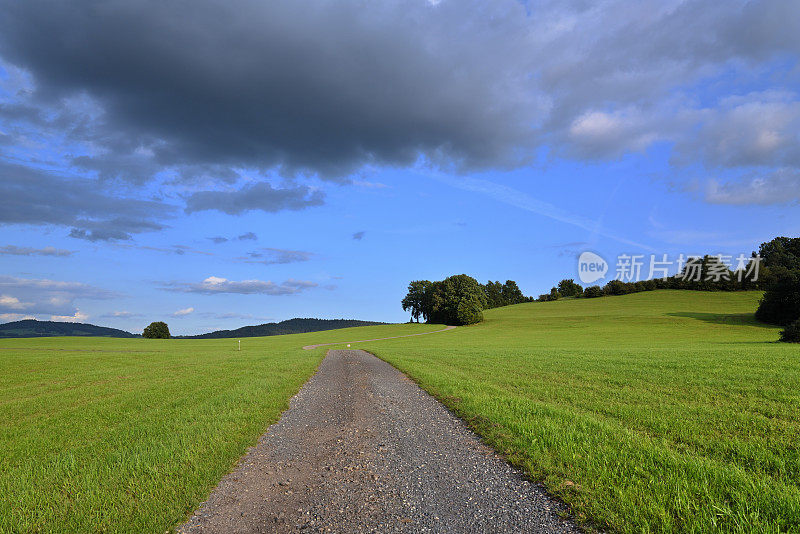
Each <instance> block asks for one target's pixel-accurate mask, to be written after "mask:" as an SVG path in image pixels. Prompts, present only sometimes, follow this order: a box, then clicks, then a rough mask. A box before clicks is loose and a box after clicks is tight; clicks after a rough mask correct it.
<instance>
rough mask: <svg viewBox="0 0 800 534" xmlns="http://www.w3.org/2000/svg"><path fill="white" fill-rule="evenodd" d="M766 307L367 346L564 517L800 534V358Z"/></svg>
mask: <svg viewBox="0 0 800 534" xmlns="http://www.w3.org/2000/svg"><path fill="white" fill-rule="evenodd" d="M759 298H760V293H758V292H739V293H704V292H694V291H668V290H663V291H655V292H646V293H637V294H632V295H624V296H616V297H604V298H597V299H578V300H561V301H556V302H543V303H538V302H537V303H528V304H519V305H514V306H508V307H504V308H498V309H493V310H488V311H486V312H485V317H486V320H485V322H484V323H482V324H479V325H474V326H469V327H462V328H459V329H457V330H453V331H450V332H445V333H442V334H436V335H431V336H421V337H418V338H408V339H402V340H388V341H381V342H373V343H366V344H364V346H363V347H362V348H365V349H367V350H369V351H370V352H373V353H374V354H376V355H378V356H379V357H381V358H383V359H385V360H386V361H388V362H390V363H391V364H393V365H394V366H396V367H397V368H399V369H400V370H402V371H403V372H405V373H406V374H407V375H409V376H410V377H411V378H412V379H414V380H415V381H416V382H417V383H419V384H420V385H421V386H422V387H423V388H424V389H426V390H427V391H428V392H430V393H431V394H433V395H434V396H436V397H437V398H439V399H440V400H441V401H442V402H444V403H445V404H446V405H447V406H448V407H449V408H451V409H452V410H453V411H454V412H455V413H457V414H458V415H459V416H461V417H462V418H463V419H464V420H466V421H467V422H468V423H469V424H470V425H471V426H472V428H473V429H474V430H476V431H477V432H478V433H479V434H480V435H481V436H483V438H484V439H485V440H486V441H487V442H488V443H489V444H491V445H492V446H493V447H495V448H496V449H497V450H498V451H500V452H501V453H503V454H504V455H505V456H506V457H507V458H508V459H509V460H510V461H511V462H512V463H514V464H516V465H518V466H520V467H521V468H522V469H524V470H525V471H526V472H527V473H528V474H529V475H530V476H531V477H532V478H533V479H535V480H538V481H541V482H542V483H544V485H545V486H546V487H547V488H548V490H549V491H550V492H551V493H552V494H554V495H556V496H558V497H559V498H560V499H562V500H563V501H565V502H566V503H568V504H569V505H570V507H571V509H572V511H573V513H574V515H575V516H576V517H577V518H578V519H579V520H581V521H584V522H585V523H586V524H587V525H589V526H591V525H595V526H599V527H603V528H607V529H610V530H612V531H621V532H715V531H716V532H786V531H795V532H796V531H800V440H798V436H800V348H799V347H798V346H797V345H793V344H782V343H776V342H775V341H776V340H777V338H778V329H777V328H773V327H768V326H765V325H762V324H759V323H757V322H756V321H755V320H754V318H753V312H754V310H755V308H756V305H757V302H758V299H759Z"/></svg>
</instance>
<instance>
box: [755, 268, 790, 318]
mask: <svg viewBox="0 0 800 534" xmlns="http://www.w3.org/2000/svg"><path fill="white" fill-rule="evenodd" d="M798 318H800V270H789V269H786V268H785V267H776V268H774V269H773V270H772V271H771V272H770V278H769V281H768V282H767V290H766V291H765V292H764V296H763V297H762V299H761V303H760V304H759V305H758V309H757V310H756V319H758V320H759V321H761V322H764V323H770V324H777V325H788V324H789V323H792V322H794V321H795V320H796V319H798Z"/></svg>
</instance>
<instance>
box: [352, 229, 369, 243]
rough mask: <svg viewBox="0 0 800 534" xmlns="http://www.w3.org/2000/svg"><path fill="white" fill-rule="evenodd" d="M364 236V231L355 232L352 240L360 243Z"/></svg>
mask: <svg viewBox="0 0 800 534" xmlns="http://www.w3.org/2000/svg"><path fill="white" fill-rule="evenodd" d="M364 234H366V232H364V231H361V232H356V233H354V234H353V239H355V240H356V241H361V240H362V239H364Z"/></svg>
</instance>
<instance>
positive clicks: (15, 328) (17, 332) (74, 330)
mask: <svg viewBox="0 0 800 534" xmlns="http://www.w3.org/2000/svg"><path fill="white" fill-rule="evenodd" d="M50 336H95V337H138V336H136V335H134V334H131V333H130V332H126V331H125V330H118V329H116V328H108V327H105V326H96V325H93V324H86V323H63V322H58V321H37V320H35V319H25V320H23V321H14V322H11V323H5V324H0V338H14V337H50Z"/></svg>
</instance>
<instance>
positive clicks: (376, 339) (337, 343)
mask: <svg viewBox="0 0 800 534" xmlns="http://www.w3.org/2000/svg"><path fill="white" fill-rule="evenodd" d="M453 328H455V326H445V327H444V328H442V329H441V330H434V331H433V332H422V333H420V334H405V335H403V336H391V337H376V338H375V339H359V340H358V341H338V342H336V343H320V344H319V345H306V346H305V347H303V349H304V350H311V349H316V348H319V347H328V346H330V345H344V344H345V343H364V342H366V341H382V340H384V339H398V338H401V337H414V336H427V335H428V334H438V333H439V332H447V331H448V330H452V329H453Z"/></svg>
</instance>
